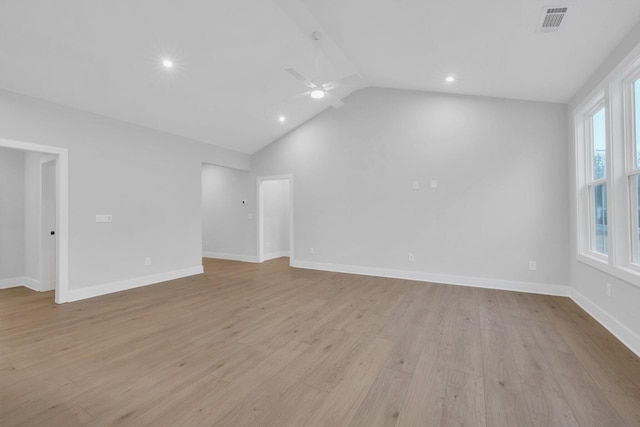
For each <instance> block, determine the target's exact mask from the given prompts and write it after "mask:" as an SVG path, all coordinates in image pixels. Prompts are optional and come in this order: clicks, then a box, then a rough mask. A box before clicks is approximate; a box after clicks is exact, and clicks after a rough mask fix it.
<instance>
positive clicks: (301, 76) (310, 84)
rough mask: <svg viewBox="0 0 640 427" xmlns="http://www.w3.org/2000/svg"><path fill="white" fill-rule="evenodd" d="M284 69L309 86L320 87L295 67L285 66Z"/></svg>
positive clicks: (312, 87)
mask: <svg viewBox="0 0 640 427" xmlns="http://www.w3.org/2000/svg"><path fill="white" fill-rule="evenodd" d="M284 71H286V72H287V73H289V74H290V75H292V76H293V77H294V78H295V79H297V80H300V81H301V82H302V83H303V84H304V85H305V86H307V87H308V88H311V89H314V88H316V87H318V86H317V85H316V84H315V83H313V82H312V81H310V80H308V79H306V78H305V77H304V76H303V75H302V74H300V73H299V72H297V71H296V70H294V69H293V68H285V69H284Z"/></svg>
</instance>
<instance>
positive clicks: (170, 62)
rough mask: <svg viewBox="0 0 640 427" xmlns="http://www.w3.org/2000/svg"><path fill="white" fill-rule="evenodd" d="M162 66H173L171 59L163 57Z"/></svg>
mask: <svg viewBox="0 0 640 427" xmlns="http://www.w3.org/2000/svg"><path fill="white" fill-rule="evenodd" d="M162 66H163V67H164V68H173V61H172V60H170V59H168V58H165V59H163V60H162Z"/></svg>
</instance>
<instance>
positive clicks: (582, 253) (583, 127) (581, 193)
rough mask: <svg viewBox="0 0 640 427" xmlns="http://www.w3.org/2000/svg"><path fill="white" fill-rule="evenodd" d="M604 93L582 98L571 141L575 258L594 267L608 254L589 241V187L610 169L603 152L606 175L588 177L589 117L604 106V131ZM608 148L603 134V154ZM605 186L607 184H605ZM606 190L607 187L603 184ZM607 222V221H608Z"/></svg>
mask: <svg viewBox="0 0 640 427" xmlns="http://www.w3.org/2000/svg"><path fill="white" fill-rule="evenodd" d="M606 99H607V97H606V93H605V91H604V90H601V91H598V92H597V93H596V94H595V95H594V96H591V97H590V98H589V99H588V100H587V101H586V102H584V103H583V104H582V105H581V106H580V107H579V108H577V109H576V112H575V113H574V121H575V143H576V147H575V148H576V175H577V176H576V196H577V200H576V210H577V212H576V213H577V216H578V221H577V225H578V230H577V237H578V239H577V240H578V250H577V253H578V259H580V260H581V261H583V262H586V263H588V264H590V265H593V266H595V267H596V268H602V266H605V265H607V264H608V262H609V256H608V255H605V254H602V253H600V252H597V251H595V250H592V247H593V246H592V242H593V239H594V238H595V236H594V232H595V227H592V221H593V218H594V212H593V208H594V207H593V206H592V203H591V192H592V188H594V187H595V185H597V184H601V183H606V184H608V182H607V181H608V179H607V178H608V176H609V173H610V167H609V156H608V155H607V176H606V177H605V178H602V179H599V180H594V179H593V178H592V174H591V172H592V170H593V165H592V158H591V153H592V152H593V138H592V135H593V132H592V123H591V118H592V117H593V114H594V113H595V112H597V111H598V110H599V109H601V108H602V107H604V108H605V121H606V122H607V133H608V132H609V126H608V120H607V118H608V114H609V109H608V108H607V105H606ZM608 152H609V138H608V137H607V154H608ZM607 187H609V185H607ZM607 190H609V188H607ZM607 208H608V209H609V191H607ZM608 226H611V221H608ZM610 238H611V233H609V239H610ZM607 246H608V248H609V249H610V248H611V242H610V241H609V242H608V245H607Z"/></svg>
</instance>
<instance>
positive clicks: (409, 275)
mask: <svg viewBox="0 0 640 427" xmlns="http://www.w3.org/2000/svg"><path fill="white" fill-rule="evenodd" d="M291 266H292V267H297V268H307V269H311V270H323V271H333V272H336V273H349V274H361V275H365V276H378V277H388V278H391V279H405V280H416V281H419V282H432V283H443V284H445V285H460V286H471V287H476V288H489V289H500V290H505V291H517V292H527V293H532V294H543V295H557V296H563V297H566V296H569V287H568V286H564V285H552V284H546V283H535V282H518V281H512V280H503V279H490V278H484V277H471V276H452V275H449V274H438V273H427V272H422V271H404V270H392V269H387V268H376V267H362V266H354V265H340V264H328V263H320V262H313V261H298V260H293V261H292V263H291Z"/></svg>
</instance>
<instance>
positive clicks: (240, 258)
mask: <svg viewBox="0 0 640 427" xmlns="http://www.w3.org/2000/svg"><path fill="white" fill-rule="evenodd" d="M202 257H203V258H214V259H226V260H229V261H243V262H254V263H257V262H258V257H257V256H253V255H237V254H225V253H222V252H202Z"/></svg>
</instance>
